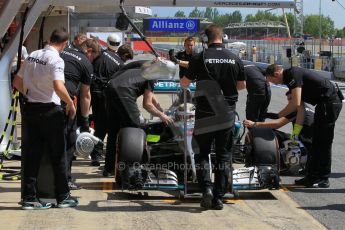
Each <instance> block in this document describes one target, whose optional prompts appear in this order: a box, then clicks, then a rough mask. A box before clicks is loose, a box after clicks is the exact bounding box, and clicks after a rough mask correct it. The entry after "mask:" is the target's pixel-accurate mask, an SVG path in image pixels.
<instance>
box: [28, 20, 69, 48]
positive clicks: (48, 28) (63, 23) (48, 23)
mask: <svg viewBox="0 0 345 230" xmlns="http://www.w3.org/2000/svg"><path fill="white" fill-rule="evenodd" d="M41 22H42V18H41V17H40V18H39V19H38V20H37V22H36V24H35V26H34V28H33V30H32V31H31V32H30V34H29V35H28V37H27V49H28V52H32V51H34V50H37V48H38V37H39V29H40V26H41ZM60 27H64V28H66V29H68V16H67V15H62V16H49V17H47V18H46V20H45V23H44V32H43V41H45V40H48V39H49V37H50V34H51V33H52V32H53V30H54V29H57V28H60Z"/></svg>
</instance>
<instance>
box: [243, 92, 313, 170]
mask: <svg viewBox="0 0 345 230" xmlns="http://www.w3.org/2000/svg"><path fill="white" fill-rule="evenodd" d="M286 96H287V99H288V101H290V100H291V91H290V90H289V91H287V92H286ZM303 106H304V113H305V116H304V121H303V129H302V131H301V133H300V135H299V138H300V140H301V142H302V143H303V145H304V146H305V148H306V150H307V153H308V152H311V151H312V137H313V124H314V114H315V111H314V109H313V108H312V107H311V106H310V105H308V104H307V103H304V105H303ZM296 115H297V112H296V111H295V112H293V113H291V114H288V115H286V116H283V117H279V114H277V113H266V114H265V115H263V117H265V118H270V119H272V120H270V121H264V122H256V121H251V120H244V121H243V124H244V126H246V127H248V128H255V127H262V128H271V129H274V132H275V134H276V136H277V139H278V142H279V147H280V148H282V147H283V142H284V141H286V140H288V139H289V138H290V136H289V135H288V134H287V133H284V132H282V131H279V130H277V129H279V128H281V127H283V126H284V125H286V124H288V123H290V122H291V123H292V125H294V124H295V123H296ZM303 171H304V170H302V171H300V173H302V172H303Z"/></svg>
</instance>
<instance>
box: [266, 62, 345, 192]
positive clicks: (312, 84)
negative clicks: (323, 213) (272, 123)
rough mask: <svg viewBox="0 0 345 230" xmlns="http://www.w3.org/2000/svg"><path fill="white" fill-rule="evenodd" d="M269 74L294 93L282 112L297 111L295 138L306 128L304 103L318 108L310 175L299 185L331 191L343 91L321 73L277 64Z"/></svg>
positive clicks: (293, 134) (268, 77) (269, 77)
mask: <svg viewBox="0 0 345 230" xmlns="http://www.w3.org/2000/svg"><path fill="white" fill-rule="evenodd" d="M266 75H267V79H268V81H270V82H272V83H274V84H285V85H286V86H287V87H289V89H290V90H291V100H289V103H288V104H287V106H286V107H285V108H284V109H283V110H282V111H280V113H279V117H283V116H286V115H287V114H289V113H291V112H294V111H296V110H297V117H296V123H295V125H294V129H293V131H292V135H291V138H292V139H293V138H295V136H298V135H299V133H300V132H301V130H302V128H303V120H304V106H303V102H306V103H309V104H311V105H316V107H315V115H314V129H313V140H312V141H313V143H312V151H311V152H310V153H309V156H308V162H307V169H306V170H307V172H306V176H305V177H304V178H302V179H299V180H296V181H295V183H296V184H297V185H303V186H306V187H314V186H318V187H321V188H328V187H329V180H328V178H329V176H330V173H331V160H332V142H333V138H334V126H335V122H336V120H337V119H338V116H339V114H340V111H341V109H342V106H343V104H342V100H343V95H342V93H341V91H340V90H339V88H338V86H337V85H335V84H333V83H332V82H330V81H329V80H328V79H326V78H324V77H322V76H321V75H319V74H318V73H316V72H313V71H311V70H308V69H303V68H299V67H292V68H290V69H286V70H283V68H282V67H281V66H278V65H275V64H273V65H270V66H268V67H267V69H266Z"/></svg>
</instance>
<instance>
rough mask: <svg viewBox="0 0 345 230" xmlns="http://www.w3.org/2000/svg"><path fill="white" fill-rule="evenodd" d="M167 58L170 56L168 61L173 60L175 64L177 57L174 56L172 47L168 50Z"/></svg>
mask: <svg viewBox="0 0 345 230" xmlns="http://www.w3.org/2000/svg"><path fill="white" fill-rule="evenodd" d="M169 58H170V61H172V62H174V63H175V64H177V63H178V59H177V58H176V57H175V54H174V49H171V50H169Z"/></svg>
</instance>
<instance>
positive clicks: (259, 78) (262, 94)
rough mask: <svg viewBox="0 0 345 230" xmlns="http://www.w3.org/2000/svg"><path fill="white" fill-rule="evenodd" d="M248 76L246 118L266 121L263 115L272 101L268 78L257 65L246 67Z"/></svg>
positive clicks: (245, 70)
mask: <svg viewBox="0 0 345 230" xmlns="http://www.w3.org/2000/svg"><path fill="white" fill-rule="evenodd" d="M244 73H245V74H246V87H247V92H248V94H247V104H246V118H247V119H248V120H252V121H264V120H265V118H264V117H263V115H264V114H265V113H266V112H267V108H268V106H269V104H270V101H271V88H270V85H269V83H268V81H267V80H266V76H265V75H264V74H263V73H262V71H261V70H260V69H259V67H257V66H255V65H246V66H244Z"/></svg>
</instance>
